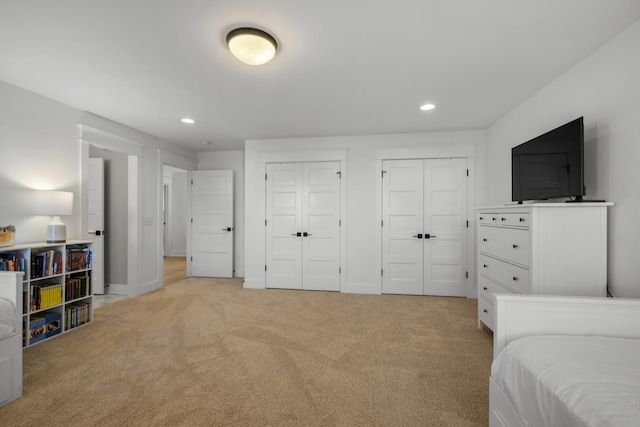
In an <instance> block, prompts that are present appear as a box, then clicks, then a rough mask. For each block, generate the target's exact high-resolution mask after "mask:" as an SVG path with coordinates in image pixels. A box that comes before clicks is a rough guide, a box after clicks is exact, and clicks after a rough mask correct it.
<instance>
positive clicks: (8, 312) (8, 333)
mask: <svg viewBox="0 0 640 427" xmlns="http://www.w3.org/2000/svg"><path fill="white" fill-rule="evenodd" d="M15 334H16V308H15V307H14V305H13V303H12V302H11V301H9V300H8V299H6V298H2V297H0V341H2V340H5V339H7V338H11V337H12V336H14V335H15Z"/></svg>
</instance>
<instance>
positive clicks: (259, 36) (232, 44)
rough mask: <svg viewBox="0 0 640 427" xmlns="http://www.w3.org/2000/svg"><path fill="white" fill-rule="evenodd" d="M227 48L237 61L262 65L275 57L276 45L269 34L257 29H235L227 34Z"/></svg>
mask: <svg viewBox="0 0 640 427" xmlns="http://www.w3.org/2000/svg"><path fill="white" fill-rule="evenodd" d="M227 46H229V50H230V51H231V53H232V54H233V56H235V57H236V58H237V59H238V60H240V61H242V62H244V63H245V64H249V65H262V64H266V63H267V62H269V61H271V59H273V57H274V56H275V55H276V50H277V49H278V43H277V42H276V39H274V38H273V36H271V34H269V33H267V32H265V31H262V30H259V29H257V28H250V27H242V28H236V29H235V30H232V31H230V32H229V34H227Z"/></svg>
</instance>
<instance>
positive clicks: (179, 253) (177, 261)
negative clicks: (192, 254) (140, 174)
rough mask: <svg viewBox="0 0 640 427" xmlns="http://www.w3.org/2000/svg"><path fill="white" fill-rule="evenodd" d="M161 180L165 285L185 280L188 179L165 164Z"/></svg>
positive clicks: (182, 170) (176, 169)
mask: <svg viewBox="0 0 640 427" xmlns="http://www.w3.org/2000/svg"><path fill="white" fill-rule="evenodd" d="M162 176H163V191H162V201H161V204H160V206H161V209H162V212H161V217H162V220H163V224H162V239H161V244H162V255H163V270H164V272H163V276H164V280H165V285H166V284H168V283H167V281H171V282H174V281H175V280H176V279H179V278H186V277H187V268H186V256H187V222H188V220H189V212H188V185H187V182H188V179H187V171H186V170H184V169H180V168H177V167H174V166H170V165H166V164H165V165H163V167H162Z"/></svg>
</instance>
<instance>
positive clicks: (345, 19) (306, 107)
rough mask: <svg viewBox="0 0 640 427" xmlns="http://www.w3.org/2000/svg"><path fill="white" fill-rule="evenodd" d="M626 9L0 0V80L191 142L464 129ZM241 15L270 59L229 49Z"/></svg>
mask: <svg viewBox="0 0 640 427" xmlns="http://www.w3.org/2000/svg"><path fill="white" fill-rule="evenodd" d="M638 19H640V1H638V0H606V1H605V0H322V1H310V0H309V1H303V0H233V1H229V0H227V1H223V0H99V1H98V0H28V1H27V0H22V1H20V0H0V80H3V81H5V82H8V83H11V84H14V85H16V86H20V87H23V88H25V89H28V90H31V91H33V92H36V93H39V94H42V95H44V96H47V97H49V98H53V99H55V100H58V101H60V102H63V103H65V104H68V105H71V106H73V107H75V108H78V109H80V110H86V111H90V112H92V113H94V114H97V115H100V116H103V117H106V118H108V119H111V120H114V121H116V122H120V123H122V124H125V125H127V126H130V127H133V128H136V129H138V130H141V131H144V132H147V133H149V134H152V135H155V136H157V137H160V138H162V139H165V140H167V141H170V142H174V143H177V144H183V145H185V146H188V147H191V148H193V149H196V150H199V151H204V150H223V149H242V148H243V146H244V141H245V140H247V139H268V138H291V137H316V136H337V135H367V134H389V133H406V132H431V131H448V130H479V129H486V128H487V127H488V126H490V125H491V124H492V123H493V122H494V121H495V120H497V119H498V118H500V117H501V116H502V115H504V114H505V113H506V112H508V111H509V110H511V109H512V108H514V107H515V106H516V105H518V104H519V103H520V102H522V101H523V100H525V99H526V98H528V97H529V96H531V95H532V94H533V93H535V92H536V91H538V90H539V89H541V88H542V87H544V86H545V85H547V84H548V83H549V82H551V81H553V80H554V79H555V78H557V77H558V76H559V75H561V74H562V73H563V72H565V71H566V70H568V69H569V68H571V67H572V66H573V65H574V64H576V63H577V62H579V61H580V60H581V59H582V58H584V57H585V56H587V55H588V54H589V53H591V52H593V51H594V50H596V49H597V48H599V47H600V46H602V45H603V44H605V43H606V42H607V41H608V40H610V39H611V38H612V37H614V36H615V35H616V34H618V33H620V32H621V31H622V30H623V29H625V28H626V27H627V26H629V25H630V24H632V23H633V22H635V21H636V20H638ZM245 25H254V26H257V27H259V28H263V29H265V30H268V31H269V32H270V33H272V34H273V35H274V36H275V37H276V39H277V40H278V41H279V43H280V47H279V52H278V54H277V56H276V58H275V59H274V60H273V61H272V62H271V63H269V64H267V65H264V66H261V67H252V66H248V65H245V64H243V63H241V62H239V61H237V60H236V59H234V58H233V57H232V56H231V54H230V53H229V51H228V50H227V48H226V45H225V43H224V39H225V36H226V33H227V32H228V31H229V30H231V29H233V28H235V27H238V26H245ZM427 101H430V102H433V103H435V104H436V105H437V108H436V109H435V110H433V111H430V112H421V111H420V110H419V109H418V107H419V106H420V105H421V104H423V103H425V102H427ZM185 116H189V117H192V118H193V119H195V120H196V124H195V125H191V126H188V125H184V124H182V123H181V122H180V118H181V117H185ZM202 141H211V142H212V144H210V145H209V146H203V145H202V144H201V142H202Z"/></svg>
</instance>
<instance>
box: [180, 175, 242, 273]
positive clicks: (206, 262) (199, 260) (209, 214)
mask: <svg viewBox="0 0 640 427" xmlns="http://www.w3.org/2000/svg"><path fill="white" fill-rule="evenodd" d="M191 177H192V185H191V215H192V218H191V221H192V225H191V260H190V262H191V275H192V276H200V277H233V171H230V170H227V171H202V170H199V171H193V172H192V173H191Z"/></svg>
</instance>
